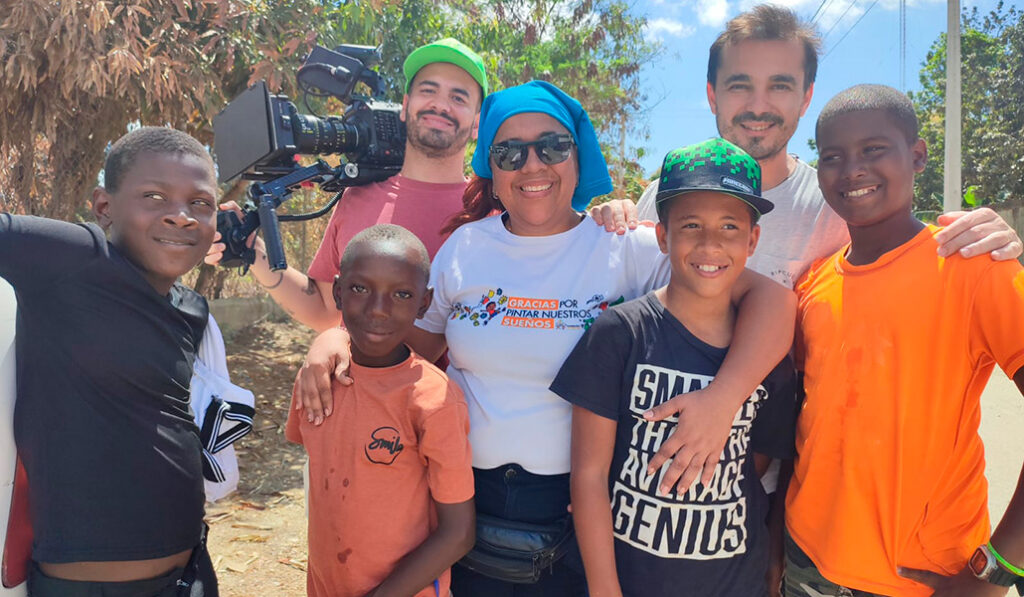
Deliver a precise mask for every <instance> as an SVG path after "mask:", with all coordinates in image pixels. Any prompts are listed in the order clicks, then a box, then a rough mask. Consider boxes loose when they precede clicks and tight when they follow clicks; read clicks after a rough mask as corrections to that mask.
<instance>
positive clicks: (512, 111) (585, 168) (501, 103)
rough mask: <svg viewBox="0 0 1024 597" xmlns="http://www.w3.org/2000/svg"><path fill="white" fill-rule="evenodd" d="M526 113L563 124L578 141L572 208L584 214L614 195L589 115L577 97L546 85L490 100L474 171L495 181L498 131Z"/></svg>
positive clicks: (510, 90) (522, 88)
mask: <svg viewBox="0 0 1024 597" xmlns="http://www.w3.org/2000/svg"><path fill="white" fill-rule="evenodd" d="M524 112H540V113H541V114H547V115H548V116H550V117H552V118H554V119H555V120H557V121H558V122H560V123H561V124H562V126H564V127H565V128H566V129H568V131H569V132H570V133H572V137H573V139H574V140H575V141H576V152H577V160H578V162H579V166H580V173H579V180H578V181H577V183H576V191H575V192H574V193H573V195H572V208H573V209H575V210H576V211H583V209H584V208H586V207H587V204H589V203H590V200H591V199H593V198H594V197H597V196H598V195H605V194H607V193H611V192H612V177H611V176H609V175H608V164H607V163H605V161H604V155H602V154H601V146H600V144H598V142H597V133H595V132H594V125H592V124H591V123H590V117H588V116H587V111H586V110H584V109H583V106H582V105H580V103H579V102H578V101H577V100H576V99H575V98H573V97H570V96H569V95H568V94H567V93H565V92H564V91H562V90H561V89H559V88H558V87H555V86H554V85H552V84H551V83H548V82H546V81H530V82H529V83H524V84H522V85H517V86H516V87H510V88H508V89H503V90H501V91H496V92H494V93H492V94H490V95H488V96H487V99H485V100H484V104H483V107H481V108H480V129H479V133H478V140H477V144H476V152H475V153H474V154H473V171H474V172H476V175H477V176H481V177H483V178H493V174H492V173H491V159H490V155H491V144H492V143H493V142H494V134H495V133H497V132H498V127H500V126H501V124H502V123H503V122H505V121H506V120H508V118H509V117H510V116H514V115H516V114H522V113H524Z"/></svg>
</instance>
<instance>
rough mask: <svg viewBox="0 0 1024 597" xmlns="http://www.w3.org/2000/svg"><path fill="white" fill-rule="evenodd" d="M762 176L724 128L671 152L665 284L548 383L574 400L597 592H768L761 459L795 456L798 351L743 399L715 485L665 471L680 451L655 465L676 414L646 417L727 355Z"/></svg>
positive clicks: (628, 306)
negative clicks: (664, 482) (676, 480)
mask: <svg viewBox="0 0 1024 597" xmlns="http://www.w3.org/2000/svg"><path fill="white" fill-rule="evenodd" d="M760 186H761V180H760V168H759V167H758V165H757V162H755V161H754V160H753V159H752V158H750V157H749V156H748V155H747V154H746V153H744V152H743V150H741V149H740V148H738V147H736V146H735V145H733V144H731V143H729V142H728V141H725V140H722V139H711V140H709V141H705V142H704V143H700V144H697V145H691V146H689V147H684V148H682V149H678V150H676V151H673V152H670V153H669V154H668V155H667V156H666V158H665V162H664V165H663V167H662V171H661V180H660V190H659V192H658V196H657V201H658V216H659V220H660V221H659V223H658V228H657V234H658V242H659V243H660V245H661V250H662V251H663V252H666V253H667V254H668V255H669V261H670V262H671V267H672V275H671V279H670V281H669V283H668V285H667V286H665V287H663V288H660V289H658V290H655V291H654V292H652V293H649V294H647V295H646V296H643V297H641V298H638V299H635V300H632V301H629V302H627V303H624V304H622V305H619V306H616V307H612V308H610V309H608V311H607V312H606V313H604V314H602V315H601V317H599V318H598V319H597V320H596V321H595V322H594V325H593V327H591V328H590V329H589V330H588V331H587V332H586V334H584V336H583V338H582V339H580V342H579V344H577V345H576V348H575V349H574V350H573V352H572V353H571V354H570V355H569V358H568V359H567V360H566V361H565V364H564V365H563V366H562V369H561V371H560V372H559V374H558V376H557V377H556V378H555V381H554V382H553V383H552V385H551V390H552V391H553V392H555V393H556V394H558V395H560V396H562V397H563V398H565V399H566V400H568V401H569V402H571V403H573V422H572V505H573V516H574V519H575V524H576V532H577V536H578V539H579V544H580V551H581V552H582V555H583V561H584V566H585V568H586V575H587V584H588V586H589V588H590V594H591V595H593V596H594V597H598V596H605V595H609V596H620V595H623V596H636V597H639V596H644V597H659V596H670V595H671V596H673V597H678V596H689V597H698V596H700V597H730V596H735V597H741V596H742V597H751V596H757V597H760V596H762V595H765V594H767V586H766V582H765V577H766V573H767V569H768V561H769V556H768V553H769V537H768V527H767V525H766V522H765V521H766V518H767V515H768V508H769V503H768V497H767V496H766V495H765V493H764V490H763V488H762V487H761V483H760V474H761V473H763V472H764V469H765V468H767V465H768V462H769V461H770V458H771V457H777V458H787V459H788V458H792V457H793V444H794V439H793V433H794V432H793V429H794V425H795V419H796V408H795V398H796V392H795V380H794V372H793V367H792V362H791V361H790V360H789V358H788V357H787V358H786V360H785V361H783V362H782V363H780V364H779V366H778V367H776V369H775V370H774V371H772V372H771V374H769V377H768V378H767V379H765V380H764V382H763V383H762V384H761V386H759V387H758V388H757V390H756V391H755V392H754V393H753V394H752V395H751V396H750V398H748V399H747V402H746V403H745V404H744V405H743V407H742V408H741V409H740V412H739V413H738V414H737V416H736V419H735V421H734V422H733V427H732V431H731V434H730V437H729V441H728V443H727V444H726V448H725V451H724V453H723V455H722V459H721V461H720V462H719V464H718V468H717V469H716V471H715V475H714V478H713V480H712V482H711V483H710V485H709V486H704V485H702V484H698V485H695V486H693V487H691V488H690V489H689V490H688V491H687V492H686V493H685V494H678V493H676V490H675V489H674V488H671V489H670V490H669V491H666V488H663V487H660V485H661V475H662V473H663V472H664V470H665V469H666V468H667V466H668V465H667V464H666V466H665V467H663V468H662V469H660V470H656V471H653V474H651V472H650V471H649V470H648V468H649V462H650V459H651V457H652V456H653V455H654V454H655V452H657V450H658V448H659V446H660V445H661V443H662V442H663V441H664V440H665V439H666V438H667V437H668V436H669V434H670V433H671V432H672V430H673V429H674V428H675V426H676V422H677V419H675V418H671V419H667V420H665V421H649V420H646V419H644V418H643V414H644V413H645V412H647V411H648V410H650V409H651V407H653V406H655V405H657V404H660V403H661V402H664V401H667V400H668V399H669V398H671V397H672V396H675V395H677V394H680V393H683V392H690V391H696V390H700V389H701V388H704V387H705V386H706V385H707V384H708V383H710V382H711V380H712V379H714V376H715V374H716V373H717V371H718V368H719V366H720V365H721V363H722V360H723V359H724V358H725V354H726V351H727V349H728V347H729V343H730V341H731V339H732V333H733V327H734V324H735V317H736V314H735V309H734V307H733V305H732V302H731V290H732V286H733V283H734V282H735V280H736V278H737V277H738V276H739V275H740V273H741V272H742V271H743V269H744V265H745V263H746V260H747V257H748V256H750V255H751V254H752V253H753V251H754V247H755V246H756V245H757V239H758V234H759V232H760V229H759V228H758V226H757V223H756V222H757V219H758V217H759V216H760V215H761V214H764V213H766V212H768V211H770V210H771V209H772V207H773V205H772V204H771V203H770V202H769V201H767V200H765V199H763V198H762V197H761V193H760ZM754 452H756V454H753V453H754ZM783 494H784V492H782V494H780V495H783ZM780 538H781V537H780Z"/></svg>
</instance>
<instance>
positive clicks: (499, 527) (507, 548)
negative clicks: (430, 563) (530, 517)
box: [459, 513, 574, 584]
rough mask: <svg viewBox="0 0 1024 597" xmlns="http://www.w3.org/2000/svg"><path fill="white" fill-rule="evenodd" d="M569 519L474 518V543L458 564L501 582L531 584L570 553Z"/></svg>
mask: <svg viewBox="0 0 1024 597" xmlns="http://www.w3.org/2000/svg"><path fill="white" fill-rule="evenodd" d="M573 536H574V532H573V528H572V516H565V517H564V518H561V519H559V520H558V521H556V522H552V523H549V524H531V523H528V522H516V521H514V520H505V519H504V518H498V517H496V516H488V515H486V514H479V513H478V514H477V515H476V544H475V545H474V546H473V549H471V550H470V552H469V553H468V554H466V555H465V556H464V557H463V558H462V559H461V560H459V563H460V564H461V565H463V566H465V567H466V568H469V569H470V570H472V571H474V572H477V573H479V574H483V575H484V576H488V577H490V578H495V579H498V580H501V581H504V582H510V583H519V584H532V583H535V582H537V581H538V580H540V575H541V573H542V572H543V571H544V569H545V568H548V569H550V568H551V567H552V566H553V565H554V563H555V562H557V561H558V560H560V559H561V558H562V556H564V555H565V554H566V552H568V551H569V548H570V547H571V546H572V538H573Z"/></svg>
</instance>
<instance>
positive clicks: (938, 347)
mask: <svg viewBox="0 0 1024 597" xmlns="http://www.w3.org/2000/svg"><path fill="white" fill-rule="evenodd" d="M938 230H939V229H938V228H935V227H928V228H927V229H924V230H922V231H921V232H920V233H919V234H917V235H916V236H915V237H914V238H913V239H911V240H910V241H909V242H907V243H905V244H904V245H902V246H900V247H898V248H896V249H894V250H893V251H890V252H889V253H886V254H885V255H883V256H882V257H881V258H879V259H878V260H877V261H876V262H875V263H872V264H869V265H864V266H854V265H851V264H850V263H849V262H847V261H846V259H845V258H844V255H845V254H846V252H847V249H848V247H844V248H843V249H841V250H840V251H839V252H838V253H836V254H835V255H833V256H832V257H829V258H826V259H823V260H821V261H819V262H817V263H816V264H815V265H813V266H812V267H811V269H810V271H808V272H807V274H805V276H804V279H803V280H802V281H801V282H800V283H799V284H798V286H797V293H798V297H799V315H798V322H799V326H800V333H799V334H798V343H799V346H798V356H799V357H800V358H801V360H802V361H803V370H804V372H805V377H804V387H805V389H806V393H807V398H806V401H805V403H804V406H803V409H802V411H801V413H800V418H799V420H798V422H797V459H796V464H795V467H796V469H795V472H794V476H793V480H792V482H791V484H790V487H789V493H788V494H787V499H786V524H787V527H788V529H789V532H790V533H791V534H792V536H793V539H794V540H795V541H796V542H797V544H798V545H799V546H800V547H801V548H802V549H803V550H804V551H805V552H806V553H807V555H809V556H810V558H811V559H812V560H813V561H814V563H815V565H816V566H817V567H818V569H819V571H820V572H821V573H822V574H823V575H824V576H825V577H826V578H827V579H829V580H830V581H832V582H835V583H838V584H840V585H844V586H848V587H850V588H853V589H859V590H863V591H869V592H873V593H880V594H884V595H899V596H901V597H902V596H904V595H906V596H917V595H921V596H925V595H931V593H932V591H931V589H929V588H927V587H924V586H923V585H920V584H917V583H915V582H912V581H909V580H906V579H904V578H902V577H900V576H899V575H898V574H897V572H896V570H897V568H898V567H901V566H902V567H909V568H919V569H924V570H931V571H934V572H937V573H940V574H947V575H949V574H954V573H956V572H959V571H960V570H961V569H962V568H963V567H964V565H965V564H966V563H967V559H968V557H969V556H970V554H971V553H972V552H973V551H974V549H975V548H977V547H978V546H979V545H981V544H982V543H984V542H985V541H987V540H988V535H989V533H990V526H989V518H988V505H987V501H988V485H987V483H986V481H985V476H984V473H985V455H984V449H983V446H982V442H981V438H980V437H979V435H978V425H979V423H980V421H981V409H980V401H979V399H980V396H981V392H982V390H983V389H984V387H985V383H986V382H987V381H988V378H989V374H990V373H991V372H992V367H993V365H994V364H995V363H998V364H999V366H1000V367H1002V369H1003V370H1004V371H1006V372H1007V374H1009V375H1011V376H1012V375H1013V374H1014V373H1016V372H1017V370H1018V369H1019V368H1020V367H1021V366H1024V271H1022V268H1021V266H1020V264H1019V263H1017V262H1016V261H1010V262H995V261H992V260H991V259H990V258H988V257H984V256H983V257H977V258H974V259H964V258H961V257H959V256H954V257H951V258H947V259H943V258H940V257H938V256H937V255H936V249H937V247H938V244H937V243H936V242H935V240H934V239H933V238H932V236H933V235H934V233H935V232H937V231H938Z"/></svg>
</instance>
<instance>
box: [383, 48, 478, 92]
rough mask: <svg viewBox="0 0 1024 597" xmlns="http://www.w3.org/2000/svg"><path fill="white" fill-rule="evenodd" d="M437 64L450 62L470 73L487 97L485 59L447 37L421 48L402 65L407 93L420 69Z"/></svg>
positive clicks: (414, 51)
mask: <svg viewBox="0 0 1024 597" xmlns="http://www.w3.org/2000/svg"><path fill="white" fill-rule="evenodd" d="M435 62H448V63H451V64H454V65H455V66H457V67H459V68H461V69H462V70H464V71H466V72H467V73H469V76H471V77H473V79H474V80H475V81H476V82H477V83H479V84H480V89H481V90H482V91H483V94H482V95H483V96H486V95H487V73H486V72H485V71H484V59H483V58H481V57H480V54H477V53H476V52H474V51H473V50H472V49H471V48H470V47H469V46H467V45H466V44H464V43H462V42H461V41H459V40H457V39H455V38H453V37H446V38H444V39H439V40H437V41H435V42H434V43H431V44H427V45H425V46H420V47H418V48H416V49H415V50H413V51H412V54H409V57H408V58H406V59H405V64H404V65H402V71H403V72H405V92H406V93H409V87H410V86H412V79H413V77H415V76H416V73H418V72H420V69H421V68H423V67H424V66H426V65H428V64H433V63H435Z"/></svg>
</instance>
